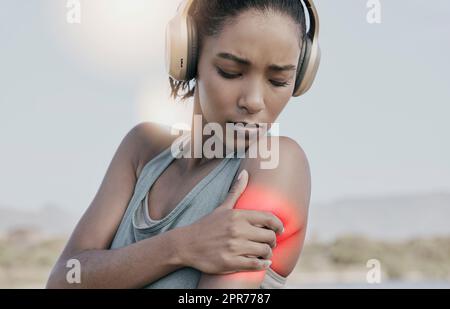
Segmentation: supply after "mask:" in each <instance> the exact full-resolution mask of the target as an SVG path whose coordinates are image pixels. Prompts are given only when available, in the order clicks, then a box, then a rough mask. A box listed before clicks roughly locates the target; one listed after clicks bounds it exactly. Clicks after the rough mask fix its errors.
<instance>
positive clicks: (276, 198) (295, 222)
mask: <svg viewBox="0 0 450 309" xmlns="http://www.w3.org/2000/svg"><path fill="white" fill-rule="evenodd" d="M234 208H235V209H247V210H258V211H268V212H271V213H273V214H274V215H275V216H277V217H278V218H279V219H280V220H281V222H283V226H284V233H283V234H282V235H277V241H282V240H284V239H286V238H288V237H289V236H291V235H293V234H295V233H296V232H298V230H299V228H300V227H301V218H300V215H299V211H298V206H296V205H294V203H293V202H291V201H289V200H288V199H287V198H285V197H284V196H283V195H282V194H281V193H278V192H276V191H274V190H273V189H270V188H267V187H263V186H257V185H251V186H249V187H247V189H245V191H244V193H242V195H241V196H240V198H239V199H238V201H237V202H236V204H235V206H234Z"/></svg>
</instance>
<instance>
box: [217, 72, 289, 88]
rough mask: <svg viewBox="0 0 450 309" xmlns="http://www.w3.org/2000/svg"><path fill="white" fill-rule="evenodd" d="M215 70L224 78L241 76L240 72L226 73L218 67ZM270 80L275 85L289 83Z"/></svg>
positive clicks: (284, 85) (286, 84)
mask: <svg viewBox="0 0 450 309" xmlns="http://www.w3.org/2000/svg"><path fill="white" fill-rule="evenodd" d="M217 72H218V73H219V75H220V76H222V77H223V78H226V79H235V78H238V77H241V76H242V74H232V73H227V72H225V71H223V70H222V69H220V68H217ZM270 82H271V83H272V85H274V86H275V87H287V86H288V85H290V83H289V82H280V81H275V80H271V81H270Z"/></svg>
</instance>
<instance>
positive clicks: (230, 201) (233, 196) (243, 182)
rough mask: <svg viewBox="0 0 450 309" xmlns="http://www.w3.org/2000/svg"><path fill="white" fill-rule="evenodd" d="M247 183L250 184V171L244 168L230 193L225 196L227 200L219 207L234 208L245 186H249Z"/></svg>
mask: <svg viewBox="0 0 450 309" xmlns="http://www.w3.org/2000/svg"><path fill="white" fill-rule="evenodd" d="M247 184H248V172H247V170H242V172H241V173H240V174H239V176H238V179H237V180H236V181H235V182H234V184H233V185H232V186H231V188H230V190H229V191H228V195H227V197H226V198H225V201H224V202H223V203H222V205H221V206H219V207H220V208H222V207H223V208H227V209H233V207H234V205H235V204H236V202H237V200H238V199H239V197H240V196H241V194H242V192H244V190H245V188H246V187H247Z"/></svg>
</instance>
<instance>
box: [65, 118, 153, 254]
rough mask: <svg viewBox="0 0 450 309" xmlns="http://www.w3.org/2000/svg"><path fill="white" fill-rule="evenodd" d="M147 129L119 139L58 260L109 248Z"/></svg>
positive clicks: (130, 191)
mask: <svg viewBox="0 0 450 309" xmlns="http://www.w3.org/2000/svg"><path fill="white" fill-rule="evenodd" d="M148 126H151V124H149V123H141V124H139V125H137V126H135V127H134V128H133V129H131V130H130V131H129V132H128V133H127V134H126V136H125V137H124V138H123V139H122V141H121V143H120V145H119V146H118V148H117V150H116V152H115V154H114V156H113V158H112V160H111V162H110V164H109V166H108V168H107V171H106V174H105V176H104V178H103V180H102V182H101V185H100V187H99V189H98V191H97V193H96V195H95V197H94V199H93V200H92V202H91V204H90V205H89V207H88V209H87V210H86V211H85V213H84V214H83V216H82V217H81V219H80V221H79V222H78V224H77V226H76V228H75V230H74V232H73V233H72V235H71V237H70V239H69V241H68V243H67V245H66V247H65V249H64V251H63V253H62V254H61V257H60V259H65V258H69V257H70V256H72V255H74V254H78V253H80V252H82V251H84V250H88V249H105V248H108V247H109V246H110V243H111V241H112V239H113V237H114V234H115V232H116V230H117V228H118V226H119V224H120V221H121V219H122V217H123V214H124V212H125V210H126V207H127V205H128V203H129V201H130V199H131V197H132V195H133V191H134V186H135V183H136V168H137V165H138V164H139V153H140V149H141V147H142V145H141V144H142V143H141V141H142V133H143V130H148Z"/></svg>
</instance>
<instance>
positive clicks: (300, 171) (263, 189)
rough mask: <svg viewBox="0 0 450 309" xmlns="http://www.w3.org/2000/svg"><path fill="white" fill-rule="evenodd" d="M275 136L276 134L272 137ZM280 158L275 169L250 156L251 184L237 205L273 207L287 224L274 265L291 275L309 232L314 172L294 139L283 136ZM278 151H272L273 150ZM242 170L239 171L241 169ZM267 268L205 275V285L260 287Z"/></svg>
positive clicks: (280, 270)
mask: <svg viewBox="0 0 450 309" xmlns="http://www.w3.org/2000/svg"><path fill="white" fill-rule="evenodd" d="M272 138H275V137H272ZM278 149H279V160H278V164H277V165H276V167H275V168H273V169H261V165H260V163H261V159H259V158H258V159H247V160H246V162H245V164H243V166H241V168H240V169H246V170H247V171H248V172H249V176H250V177H249V182H248V185H247V188H246V189H245V191H244V192H243V193H242V195H241V197H240V198H239V200H238V201H237V202H236V205H235V208H237V209H249V210H260V211H269V212H272V213H273V214H274V215H276V216H277V217H278V218H279V219H280V220H281V221H282V222H283V225H284V233H283V234H282V235H277V246H276V247H275V248H274V249H273V250H272V253H273V256H272V259H271V260H272V265H271V268H272V270H273V271H275V272H276V273H277V274H279V275H281V276H283V277H287V276H288V275H289V274H290V273H291V272H292V270H293V269H294V268H295V265H296V264H297V261H298V258H299V255H300V252H301V249H302V247H303V241H304V237H305V233H306V224H307V216H308V207H309V200H310V194H311V180H310V178H311V176H310V170H309V164H308V161H307V158H306V155H305V153H304V152H303V150H302V149H301V148H300V146H299V145H298V144H297V143H296V142H295V141H293V140H291V139H289V138H286V137H279V147H278ZM271 155H272V156H273V155H276V151H275V154H274V153H273V152H272V154H271ZM238 173H239V172H238ZM265 272H266V271H255V272H239V273H234V274H229V275H217V276H211V275H206V274H203V275H202V280H201V284H200V285H201V287H207V288H208V287H215V288H226V287H233V288H252V287H253V288H257V287H259V286H260V285H261V283H262V280H263V279H264V275H265Z"/></svg>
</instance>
